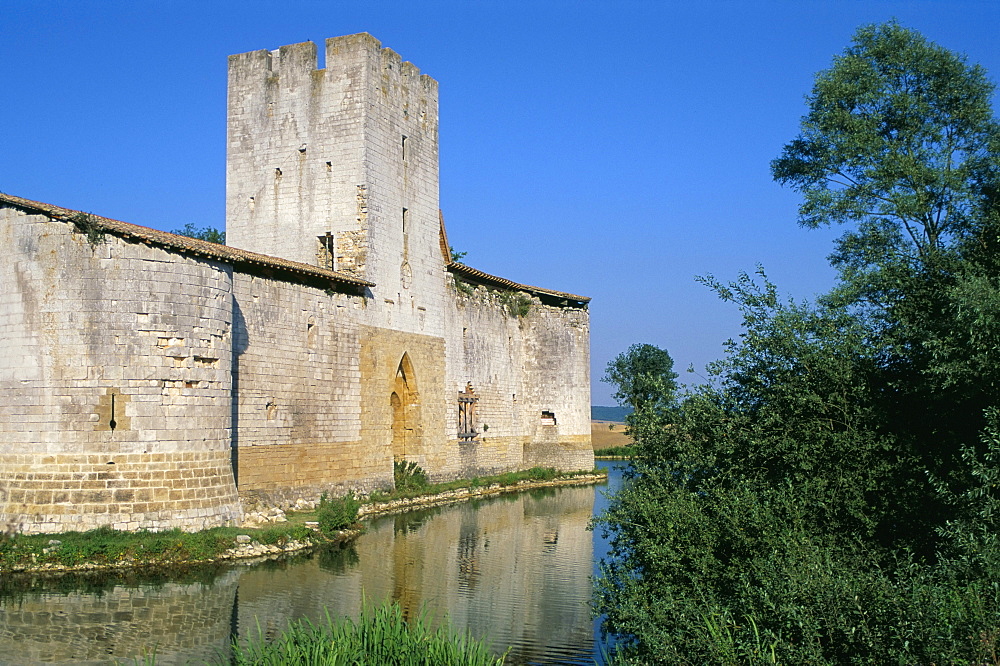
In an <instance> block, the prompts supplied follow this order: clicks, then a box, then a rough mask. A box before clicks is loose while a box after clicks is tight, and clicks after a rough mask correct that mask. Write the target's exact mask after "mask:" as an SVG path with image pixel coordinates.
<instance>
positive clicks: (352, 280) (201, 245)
mask: <svg viewBox="0 0 1000 666" xmlns="http://www.w3.org/2000/svg"><path fill="white" fill-rule="evenodd" d="M0 203H6V204H9V205H11V206H14V207H16V208H20V209H22V210H28V211H34V212H39V213H42V214H43V215H46V216H47V217H50V218H52V219H55V220H62V221H65V222H70V221H72V218H73V217H74V216H75V215H79V214H80V213H81V211H77V210H72V209H69V208H61V207H59V206H52V205H50V204H45V203H41V202H38V201H31V200H30V199H22V198H21V197H15V196H12V195H9V194H3V193H0ZM88 215H89V213H88ZM91 217H93V218H94V219H95V220H97V223H98V225H99V226H100V227H101V229H103V230H104V231H107V232H109V233H112V234H115V235H116V236H122V237H124V238H131V239H136V240H139V241H141V242H144V243H152V244H155V245H159V246H162V247H166V248H170V249H172V250H177V251H178V252H183V253H184V254H191V255H195V256H199V257H207V258H210V259H218V260H220V261H224V262H229V263H232V264H233V265H246V266H256V267H260V268H269V269H275V270H279V271H282V272H288V273H293V274H297V275H301V276H309V277H313V278H322V279H326V280H329V281H331V282H336V283H340V284H345V285H351V286H354V287H374V286H375V284H374V283H373V282H368V281H367V280H362V279H360V278H356V277H354V276H351V275H347V274H345V273H340V272H337V271H331V270H329V269H326V268H320V267H318V266H311V265H309V264H303V263H300V262H298V261H289V260H287V259H281V258H279V257H272V256H269V255H266V254H258V253H256V252H249V251H247V250H241V249H239V248H235V247H230V246H228V245H219V244H217V243H209V242H208V241H203V240H198V239H197V238H189V237H187V236H179V235H177V234H172V233H169V232H166V231H159V230H157V229H150V228H149V227H142V226H139V225H137V224H130V223H128V222H122V221H120V220H112V219H111V218H107V217H101V216H99V215H92V216H91Z"/></svg>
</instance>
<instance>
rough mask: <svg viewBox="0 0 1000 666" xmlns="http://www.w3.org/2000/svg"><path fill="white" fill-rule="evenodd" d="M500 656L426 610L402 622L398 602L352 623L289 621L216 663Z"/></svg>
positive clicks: (396, 665)
mask: <svg viewBox="0 0 1000 666" xmlns="http://www.w3.org/2000/svg"><path fill="white" fill-rule="evenodd" d="M505 658H506V654H504V655H501V656H494V655H493V654H492V653H491V652H490V650H489V648H488V646H487V645H486V643H485V642H482V641H479V640H476V639H475V638H473V637H471V636H470V635H469V634H468V633H460V632H457V631H455V630H454V629H453V628H451V626H450V625H448V624H442V625H441V626H439V627H437V628H436V629H434V628H432V622H431V620H430V618H429V617H428V615H427V613H426V612H422V613H421V614H420V615H418V616H417V617H416V618H413V619H409V620H407V619H405V618H404V616H403V611H402V609H401V608H400V607H399V604H396V603H392V604H388V605H383V606H376V607H374V608H372V607H369V608H366V609H365V610H364V611H363V612H362V613H361V617H360V618H358V619H357V620H353V619H351V618H347V617H344V618H337V619H332V618H331V617H330V616H329V614H328V615H327V618H326V622H325V623H319V624H314V623H313V622H311V621H309V620H308V619H302V620H298V621H295V622H292V623H290V624H289V625H288V629H286V630H285V631H284V632H282V633H281V634H280V635H279V636H277V637H276V638H274V639H272V640H270V641H269V640H267V639H266V638H265V637H264V635H263V633H262V632H261V631H260V629H259V628H258V631H257V636H256V637H253V638H251V639H249V640H247V641H240V642H234V644H233V646H232V653H231V654H230V655H226V656H225V659H222V660H220V661H219V662H218V663H220V664H222V663H226V664H233V665H235V666H250V665H251V664H252V665H253V666H279V665H281V666H285V665H287V664H301V665H303V666H319V665H322V666H340V665H341V664H345V665H346V664H350V665H351V666H424V665H426V666H431V665H433V666H500V665H502V664H503V663H504V660H505Z"/></svg>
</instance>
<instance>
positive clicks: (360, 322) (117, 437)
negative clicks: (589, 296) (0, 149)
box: [0, 34, 593, 531]
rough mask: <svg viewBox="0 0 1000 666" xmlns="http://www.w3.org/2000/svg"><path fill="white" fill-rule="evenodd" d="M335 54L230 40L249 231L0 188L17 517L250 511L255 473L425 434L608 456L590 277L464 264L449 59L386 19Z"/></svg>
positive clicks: (273, 490) (305, 467)
mask: <svg viewBox="0 0 1000 666" xmlns="http://www.w3.org/2000/svg"><path fill="white" fill-rule="evenodd" d="M326 57H327V61H326V67H325V69H317V68H316V47H315V45H314V44H311V43H305V44H295V45H291V46H286V47H282V48H280V49H278V50H277V51H255V52H252V53H247V54H242V55H237V56H232V57H231V58H230V79H229V121H228V141H227V150H228V159H227V163H228V170H227V233H228V241H229V243H230V245H231V246H234V248H239V249H231V248H219V246H211V244H203V245H204V246H198V245H194V246H192V245H191V244H190V243H186V242H184V241H182V240H180V239H179V238H178V237H176V236H172V235H171V234H163V233H162V232H153V231H152V230H148V229H147V230H145V231H142V228H140V227H134V225H127V224H124V223H118V222H114V221H105V222H108V223H112V224H111V226H112V227H113V228H114V230H115V231H114V232H113V233H112V232H108V233H105V234H103V238H97V237H96V236H94V237H92V238H91V240H90V241H88V240H87V235H86V234H85V233H82V231H81V230H80V229H76V228H75V226H74V223H72V222H70V221H68V220H67V219H65V218H66V217H67V216H68V215H71V214H72V211H66V210H65V209H55V208H54V207H49V206H47V205H45V204H38V203H37V202H27V201H26V200H20V199H17V198H15V197H6V196H5V195H0V247H3V248H9V249H10V252H9V256H10V257H11V260H10V261H7V262H4V263H2V264H0V285H2V290H0V339H2V340H3V342H4V344H5V345H6V349H5V352H6V353H5V354H0V388H4V389H6V390H7V394H8V395H9V396H12V399H11V400H10V402H9V406H8V407H7V408H5V409H3V410H0V524H2V523H9V524H13V525H14V526H15V527H16V528H17V529H21V530H25V531H61V530H65V529H89V528H92V527H97V526H99V525H105V524H107V525H112V526H114V527H118V528H122V529H142V528H149V529H162V528H169V527H183V528H184V529H200V528H203V527H208V526H211V525H219V524H226V523H232V522H236V521H239V520H240V518H241V506H240V503H239V501H238V495H239V496H241V497H242V498H243V499H244V500H245V501H250V502H253V501H258V500H259V501H264V502H267V503H273V504H278V505H281V506H286V507H287V506H290V505H292V504H294V502H295V501H296V500H298V499H300V498H301V499H306V500H309V501H315V500H317V499H318V497H319V496H320V494H322V493H324V492H326V493H329V494H331V495H339V494H342V493H345V492H347V491H361V492H367V491H371V490H374V489H384V488H389V487H391V486H392V483H393V461H394V460H404V459H405V460H409V461H413V462H416V463H417V464H419V465H420V466H421V467H423V468H424V470H425V471H426V472H427V473H428V475H429V476H430V477H431V478H432V479H434V480H444V479H453V478H456V477H471V476H477V475H483V474H489V473H495V472H500V471H507V470H514V469H524V468H529V467H533V466H545V467H556V468H559V469H583V468H590V467H592V466H593V456H592V453H591V450H590V425H589V409H590V407H589V402H590V393H589V374H588V373H589V370H588V365H589V348H588V345H589V323H588V322H589V320H588V313H587V310H586V307H585V302H586V299H582V297H571V298H570V299H568V300H562V301H560V298H561V297H559V296H557V294H558V292H547V291H545V290H537V289H535V288H532V287H525V286H523V285H517V284H516V283H511V282H509V281H506V280H503V279H502V278H495V277H493V276H488V275H485V274H480V275H481V276H484V279H485V280H486V283H487V284H489V285H492V286H490V287H489V288H487V286H479V287H477V288H475V289H471V288H464V289H462V288H459V283H458V282H456V280H455V273H454V271H455V270H456V265H454V264H451V263H450V261H449V257H447V256H445V255H446V252H443V250H444V249H445V248H444V247H443V246H446V245H447V243H446V240H445V239H444V234H443V223H442V222H441V220H440V217H439V210H438V142H437V128H438V106H437V104H438V102H437V83H436V82H435V81H434V80H433V79H431V78H430V77H428V76H426V75H422V74H420V71H419V70H418V69H417V68H416V67H414V66H413V65H412V64H410V63H407V62H403V61H402V59H401V58H400V56H399V55H398V54H396V53H395V52H393V51H392V50H390V49H386V48H382V46H381V44H380V43H379V42H378V40H376V39H374V38H373V37H372V36H371V35H367V34H361V35H351V36H347V37H338V38H334V39H331V40H327V42H326ZM60 211H61V212H60ZM46 213H48V214H46ZM98 235H100V234H98ZM91 241H94V242H91ZM97 241H100V242H97ZM140 241H141V242H140ZM205 246H210V247H205ZM213 248H215V249H213ZM223 250H224V251H223ZM248 251H249V252H248ZM251 252H260V253H266V254H267V255H269V256H263V255H254V256H249V254H250V253H251ZM324 252H325V253H326V254H324ZM209 257H213V258H209ZM290 262H300V264H298V265H292V264H290ZM332 269H336V271H338V272H331V271H332ZM470 270H471V269H470ZM491 281H492V282H491ZM497 285H500V287H499V288H498V287H497ZM504 285H506V286H504ZM466 286H467V287H468V285H466ZM518 300H520V301H524V302H525V303H526V304H527V305H528V307H527V308H526V309H522V310H523V311H517V309H518V308H517V307H512V306H516V303H515V302H516V301H518ZM570 301H573V302H572V303H571V302H570ZM467 387H472V390H473V392H474V395H475V412H474V418H471V422H470V424H469V425H470V427H472V428H473V429H474V430H475V431H476V433H477V434H476V436H475V437H474V438H468V437H465V438H461V437H460V436H459V411H460V401H459V394H460V393H462V392H464V391H465V390H466V388H467Z"/></svg>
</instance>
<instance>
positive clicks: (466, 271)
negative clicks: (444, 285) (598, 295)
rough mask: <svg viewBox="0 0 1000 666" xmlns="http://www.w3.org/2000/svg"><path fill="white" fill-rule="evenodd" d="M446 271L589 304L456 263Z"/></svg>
mask: <svg viewBox="0 0 1000 666" xmlns="http://www.w3.org/2000/svg"><path fill="white" fill-rule="evenodd" d="M448 270H449V271H450V272H452V273H454V274H456V275H459V276H461V277H466V278H469V279H471V280H473V281H475V282H479V283H482V284H489V285H493V286H496V287H501V288H504V289H516V290H517V291H526V292H528V293H529V294H535V295H538V296H550V297H554V298H558V299H561V300H564V301H575V304H578V305H585V304H587V303H589V302H590V298H588V297H587V296H577V295H576V294H569V293H566V292H564V291H553V290H552V289H542V288H541V287H532V286H531V285H527V284H519V283H517V282H514V281H512V280H508V279H507V278H502V277H497V276H496V275H490V274H489V273H484V272H482V271H480V270H476V269H475V268H472V267H471V266H466V265H465V264H460V263H458V262H457V261H452V262H450V263H449V264H448Z"/></svg>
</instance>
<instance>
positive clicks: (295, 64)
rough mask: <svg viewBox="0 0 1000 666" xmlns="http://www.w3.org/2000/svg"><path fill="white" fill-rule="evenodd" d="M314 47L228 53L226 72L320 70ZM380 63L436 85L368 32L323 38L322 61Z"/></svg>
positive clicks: (303, 44) (300, 72) (304, 45)
mask: <svg viewBox="0 0 1000 666" xmlns="http://www.w3.org/2000/svg"><path fill="white" fill-rule="evenodd" d="M316 56H317V48H316V44H315V43H314V42H299V43H297V44H286V45H285V46H281V47H279V48H277V49H274V50H272V51H269V50H267V49H260V50H257V51H248V52H247V53H240V54H236V55H231V56H229V67H230V75H232V74H233V72H234V70H235V71H244V72H246V73H253V72H254V71H257V72H259V73H265V72H266V73H268V74H270V75H272V76H275V75H276V76H282V75H286V76H291V77H295V76H301V75H303V74H306V73H311V72H317V71H323V69H321V68H319V66H318V62H317V58H316ZM376 57H377V59H378V60H379V61H380V62H381V65H382V68H383V69H385V70H389V71H391V70H395V71H396V72H399V74H400V75H401V76H403V77H405V78H408V79H419V80H420V81H421V83H422V84H423V85H424V86H427V87H431V86H432V87H434V88H436V87H437V81H436V80H434V78H433V77H431V76H428V75H427V74H421V72H420V68H419V67H417V66H416V65H414V64H413V63H412V62H410V61H408V60H403V58H402V56H400V55H399V54H398V53H396V52H395V51H393V50H392V49H391V48H388V47H383V46H382V42H380V41H379V40H378V39H376V38H375V37H373V36H372V35H370V34H368V33H367V32H359V33H357V34H354V35H343V36H341V37H330V38H328V39H327V40H326V62H327V64H328V65H329V64H330V63H342V62H351V61H355V62H357V61H359V60H361V59H369V58H370V59H372V60H373V61H374V60H375V58H376Z"/></svg>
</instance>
